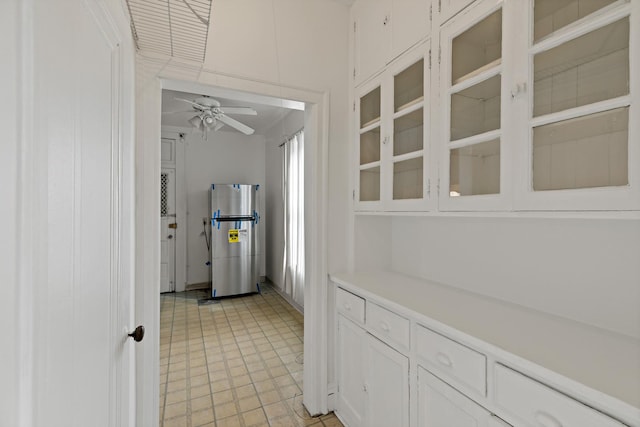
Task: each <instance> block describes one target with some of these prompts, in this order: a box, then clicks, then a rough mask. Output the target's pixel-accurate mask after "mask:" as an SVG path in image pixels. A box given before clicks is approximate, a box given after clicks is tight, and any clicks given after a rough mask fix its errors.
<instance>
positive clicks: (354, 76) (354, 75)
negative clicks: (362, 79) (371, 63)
mask: <svg viewBox="0 0 640 427" xmlns="http://www.w3.org/2000/svg"><path fill="white" fill-rule="evenodd" d="M353 78H354V79H355V78H356V68H355V67H353Z"/></svg>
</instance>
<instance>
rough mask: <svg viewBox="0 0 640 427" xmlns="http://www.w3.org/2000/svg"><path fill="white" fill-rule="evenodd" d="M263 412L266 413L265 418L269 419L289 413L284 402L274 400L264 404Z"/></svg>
mask: <svg viewBox="0 0 640 427" xmlns="http://www.w3.org/2000/svg"><path fill="white" fill-rule="evenodd" d="M263 409H264V413H265V414H266V415H267V418H268V419H269V420H270V421H271V420H273V419H276V418H282V417H283V416H285V415H289V408H288V407H287V405H286V404H285V403H284V402H276V403H272V404H270V405H265V406H264V408H263Z"/></svg>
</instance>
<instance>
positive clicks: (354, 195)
mask: <svg viewBox="0 0 640 427" xmlns="http://www.w3.org/2000/svg"><path fill="white" fill-rule="evenodd" d="M351 198H352V199H353V200H355V199H356V190H353V192H352V193H351Z"/></svg>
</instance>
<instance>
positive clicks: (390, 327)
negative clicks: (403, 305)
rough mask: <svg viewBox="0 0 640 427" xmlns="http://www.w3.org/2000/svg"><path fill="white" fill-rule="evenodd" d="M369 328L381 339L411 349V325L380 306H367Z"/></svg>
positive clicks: (406, 320)
mask: <svg viewBox="0 0 640 427" xmlns="http://www.w3.org/2000/svg"><path fill="white" fill-rule="evenodd" d="M367 326H369V328H370V329H371V330H372V331H373V332H374V333H375V334H376V335H378V336H379V337H380V338H382V339H386V340H389V341H393V342H395V343H397V344H400V345H402V346H404V347H406V348H409V334H410V330H411V328H410V323H409V320H408V319H405V318H404V317H402V316H398V315H397V314H395V313H394V312H392V311H389V310H387V309H386V308H382V307H380V306H379V305H375V304H367Z"/></svg>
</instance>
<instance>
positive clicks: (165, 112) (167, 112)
mask: <svg viewBox="0 0 640 427" xmlns="http://www.w3.org/2000/svg"><path fill="white" fill-rule="evenodd" d="M180 113H191V114H193V110H185V111H163V112H162V114H180Z"/></svg>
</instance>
